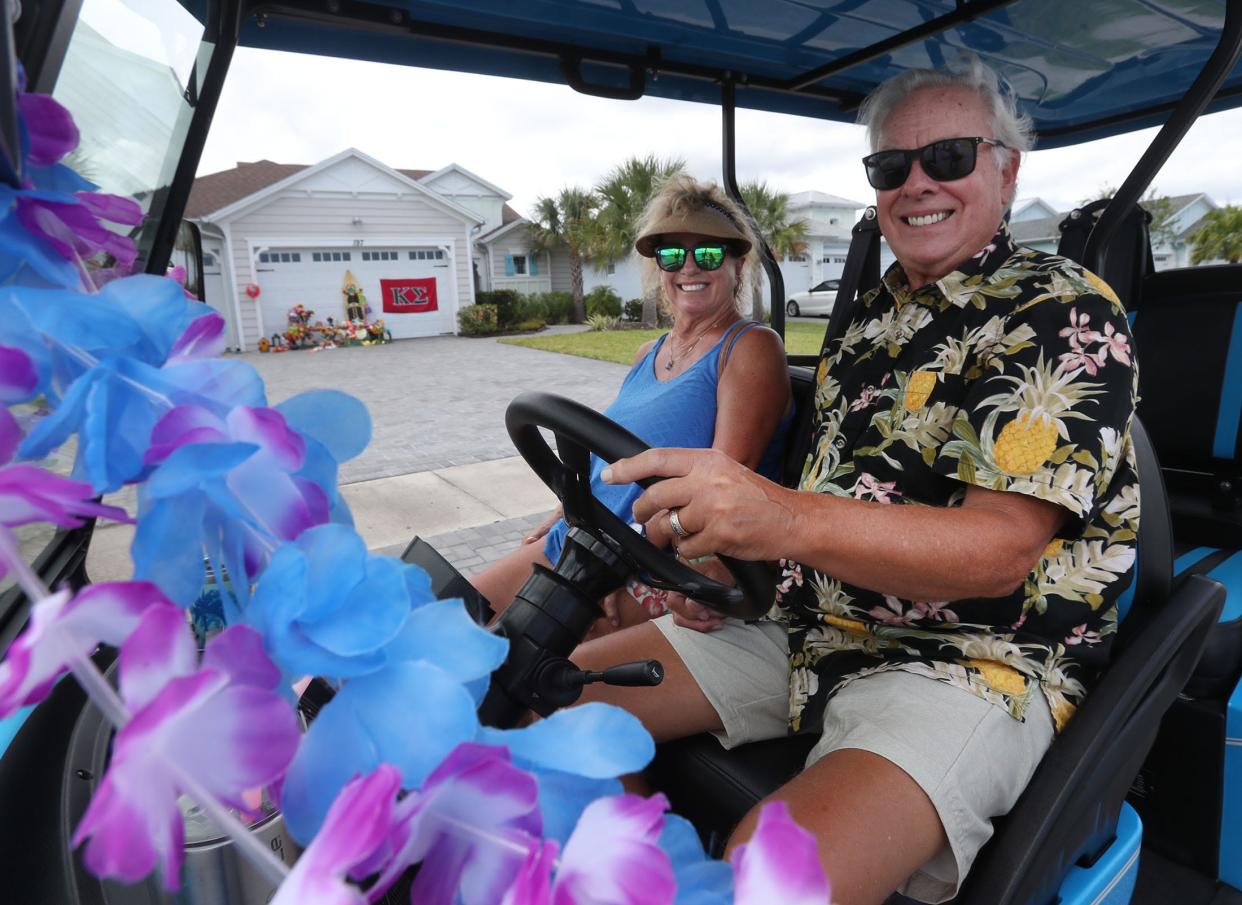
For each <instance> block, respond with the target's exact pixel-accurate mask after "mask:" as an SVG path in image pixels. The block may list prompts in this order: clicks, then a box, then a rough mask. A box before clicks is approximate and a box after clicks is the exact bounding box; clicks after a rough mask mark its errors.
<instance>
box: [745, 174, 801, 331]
mask: <svg viewBox="0 0 1242 905" xmlns="http://www.w3.org/2000/svg"><path fill="white" fill-rule="evenodd" d="M740 191H741V193H742V200H743V201H745V202H746V207H747V208H748V209H749V210H750V216H751V218H752V220H753V223H754V226H755V230H756V232H758V233H759V235H760V236H762V237H763V239H764V241H766V242H767V243H768V248H770V249H772V254H773V255H774V256H775V257H776V259H777V260H778V261H782V260H784V259H785V257H786V256H787V255H795V254H801V253H802V252H804V251H806V234H807V229H808V226H809V224H808V223H807V222H806V221H805V220H803V219H802V218H798V219H797V220H791V219H790V217H789V196H788V195H786V194H785V193H784V192H777V191H773V190H772V189H769V188H768V185H767V183H766V182H760V181H758V180H754V181H751V182H747V183H745V184H743V185H742V187H741V189H740ZM751 318H752V319H754V320H757V321H762V320H763V290H762V288H761V286H760V285H759V282H758V281H756V282H755V292H754V296H753V298H752V300H751Z"/></svg>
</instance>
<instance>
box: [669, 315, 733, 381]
mask: <svg viewBox="0 0 1242 905" xmlns="http://www.w3.org/2000/svg"><path fill="white" fill-rule="evenodd" d="M728 314H729V312H727V311H726V312H725V314H724V315H722V316H721V317H718V318H716V319H715V320H714V321H712V322H711V323H710V324H708V325H707V326H706V327H704V328H703V329H702V330H700V331H699V332H698V335H697V336H695V337H694V340H693V342H691V343H690V345H688V346H686V347H685V348H684V349H682V350H681V352H679V353H678V354H677V355H674V354H673V343H672V342H671V340H672V334H671V333H670V334H669V339H670V342H669V343H667V345H668V361H666V362H664V370H666V371H671V370H673V368H674V366H675V365H676V364H677V359H679V358H680V359H683V360H684V359H685V357H686V356H687V355H689V354H690V353H691V352H693V351H694V347H695V346H697V345H698V344H699V340H700V339H702V338H703V337H704V336H706V335H707V334H708V333H710V332H711V331H712V330H715V329H716V328H717V327H719V326H720V325H721V323H723V321H724V319H725V317H727V316H728Z"/></svg>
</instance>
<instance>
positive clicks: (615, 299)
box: [583, 286, 621, 318]
mask: <svg viewBox="0 0 1242 905" xmlns="http://www.w3.org/2000/svg"><path fill="white" fill-rule="evenodd" d="M583 301H584V302H585V303H586V313H587V317H588V318H590V317H592V316H593V315H596V314H606V315H608V316H609V317H620V316H621V296H619V295H617V293H616V291H615V290H614V289H613V288H612V287H611V286H596V287H595V288H594V289H592V290H591V291H590V292H588V293H587V294H586V296H585V297H584V298H583Z"/></svg>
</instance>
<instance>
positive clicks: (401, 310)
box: [380, 277, 439, 314]
mask: <svg viewBox="0 0 1242 905" xmlns="http://www.w3.org/2000/svg"><path fill="white" fill-rule="evenodd" d="M380 293H381V294H382V295H383V297H384V313H385V314H419V313H421V312H423V311H436V310H438V309H439V305H438V304H437V303H436V278H435V277H424V278H423V279H421V280H380Z"/></svg>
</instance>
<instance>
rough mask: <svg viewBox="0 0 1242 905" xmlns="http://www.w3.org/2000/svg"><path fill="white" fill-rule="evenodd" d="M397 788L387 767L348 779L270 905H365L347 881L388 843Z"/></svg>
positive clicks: (397, 782)
mask: <svg viewBox="0 0 1242 905" xmlns="http://www.w3.org/2000/svg"><path fill="white" fill-rule="evenodd" d="M400 788H401V774H400V773H399V772H398V771H397V769H396V768H395V767H392V766H389V765H388V764H380V765H379V766H378V767H376V768H375V770H374V771H373V772H371V773H370V774H368V775H366V776H360V777H356V778H355V779H353V780H351V781H350V783H349V784H348V785H347V786H345V788H344V789H342V790H341V794H340V795H338V796H337V797H336V801H334V802H333V803H332V807H331V808H330V809H329V810H328V816H327V817H326V818H325V819H324V822H323V829H321V830H320V831H319V834H318V835H317V836H315V839H314V841H312V842H311V844H310V845H309V846H307V848H306V851H304V852H303V853H302V855H301V857H300V858H298V860H297V863H296V864H295V865H294V866H293V871H292V872H291V873H290V874H289V878H288V879H287V880H285V882H284V883H282V884H281V885H280V889H279V890H278V891H277V893H276V897H275V898H274V899H272V903H271V905H307V903H314V905H366V901H367V897H366V896H365V895H364V894H363V893H362V892H361V891H359V890H358V889H357V887H354V886H351V885H350V884H349V883H347V882H346V880H345V878H346V876H347V875H348V874H349V872H350V871H351V870H352V869H353V868H354V867H356V866H357V865H359V864H362V863H363V862H365V861H366V860H367V859H369V858H370V857H371V855H372V854H373V853H374V852H375V850H376V849H377V848H379V846H380V845H381V844H383V843H384V842H385V840H386V839H387V835H388V832H389V829H390V828H391V825H392V810H393V800H394V798H395V796H396V794H397V792H398V791H399V790H400Z"/></svg>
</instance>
